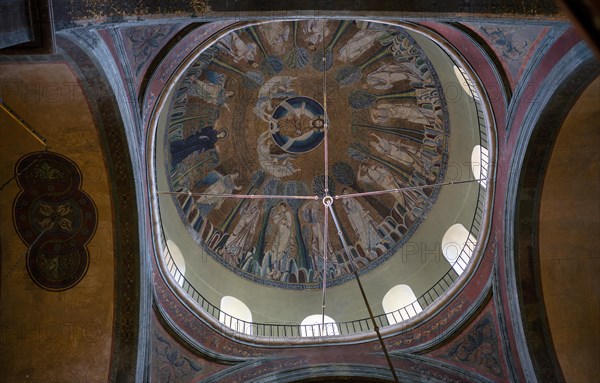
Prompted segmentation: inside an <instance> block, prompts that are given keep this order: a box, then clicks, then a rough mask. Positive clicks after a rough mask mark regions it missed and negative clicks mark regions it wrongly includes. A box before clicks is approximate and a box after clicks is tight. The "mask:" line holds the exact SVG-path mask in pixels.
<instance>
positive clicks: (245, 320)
mask: <svg viewBox="0 0 600 383" xmlns="http://www.w3.org/2000/svg"><path fill="white" fill-rule="evenodd" d="M219 322H221V323H223V324H224V325H225V326H227V327H229V328H232V329H234V330H235V331H237V332H241V333H244V334H248V335H252V313H251V312H250V309H249V308H248V306H246V304H244V302H242V301H240V300H239V299H237V298H235V297H231V296H224V297H223V298H221V312H220V313H219Z"/></svg>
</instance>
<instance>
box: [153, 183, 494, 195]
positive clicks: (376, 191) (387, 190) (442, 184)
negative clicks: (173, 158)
mask: <svg viewBox="0 0 600 383" xmlns="http://www.w3.org/2000/svg"><path fill="white" fill-rule="evenodd" d="M483 180H486V178H477V179H472V180H464V181H449V182H441V183H437V184H431V185H422V186H407V187H403V188H398V189H386V190H375V191H370V192H362V193H352V194H341V195H335V196H331V198H333V199H345V198H356V197H365V196H370V195H379V194H393V193H399V192H402V191H407V190H419V189H427V188H433V187H438V186H448V185H459V184H465V183H470V182H479V181H483ZM158 194H171V195H189V196H191V197H200V196H206V197H219V198H233V199H270V198H273V199H303V200H313V201H316V200H319V199H321V197H320V196H318V195H312V196H308V195H281V194H212V193H191V192H185V191H181V192H175V191H173V192H170V191H159V192H158Z"/></svg>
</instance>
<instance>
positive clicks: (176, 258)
mask: <svg viewBox="0 0 600 383" xmlns="http://www.w3.org/2000/svg"><path fill="white" fill-rule="evenodd" d="M165 251H166V252H168V253H169V254H171V259H169V258H168V257H167V267H168V269H169V271H170V272H171V275H172V276H173V278H175V280H176V281H177V283H178V284H179V286H181V287H183V282H184V276H185V259H183V254H181V250H179V246H177V245H176V244H175V242H173V241H171V240H170V239H168V240H167V248H166V249H165Z"/></svg>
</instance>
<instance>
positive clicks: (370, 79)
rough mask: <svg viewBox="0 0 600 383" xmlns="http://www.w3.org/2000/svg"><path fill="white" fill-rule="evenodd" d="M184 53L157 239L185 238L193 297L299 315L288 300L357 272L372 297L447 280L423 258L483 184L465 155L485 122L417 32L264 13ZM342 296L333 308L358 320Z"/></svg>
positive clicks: (170, 99)
mask: <svg viewBox="0 0 600 383" xmlns="http://www.w3.org/2000/svg"><path fill="white" fill-rule="evenodd" d="M187 63H188V64H187V66H186V67H185V68H183V69H182V70H181V71H180V76H179V78H178V79H177V80H176V81H174V82H173V85H172V87H170V88H169V89H170V91H169V93H168V95H167V100H166V102H165V106H164V107H163V110H162V112H161V114H160V120H159V126H158V128H157V132H156V142H157V145H156V158H155V160H156V173H157V189H158V190H157V193H158V194H159V209H160V219H161V222H162V233H161V235H163V236H164V239H166V240H168V241H171V242H173V243H176V244H177V246H179V248H180V249H182V253H183V255H184V258H185V264H186V267H187V268H186V270H187V271H186V273H185V274H186V275H185V278H186V280H187V281H188V282H189V286H192V287H193V288H194V290H195V291H197V292H198V294H200V295H202V296H206V295H208V296H209V297H208V298H207V299H208V300H209V301H211V302H219V301H220V300H221V299H222V297H223V296H234V297H236V299H237V298H240V299H241V301H242V302H244V303H245V304H246V305H248V306H249V308H250V310H252V311H253V317H254V318H255V320H256V318H259V320H260V319H264V320H265V321H266V320H267V319H271V320H272V319H273V317H274V316H275V319H276V320H280V321H284V322H287V323H289V322H290V321H296V320H297V321H298V323H299V322H300V320H301V319H302V318H303V317H305V316H306V315H304V316H302V314H306V313H301V312H297V313H295V312H294V307H293V303H292V301H293V300H298V299H299V300H301V301H306V302H309V301H315V302H316V300H317V298H318V297H320V296H321V290H325V288H327V289H329V291H328V293H330V294H333V296H334V297H335V296H336V293H335V292H336V291H339V293H338V294H339V295H344V293H342V291H346V292H347V291H348V290H349V289H348V288H346V289H345V290H342V288H343V286H346V285H347V284H348V283H349V282H350V281H351V280H353V279H354V278H355V277H356V276H357V275H365V278H366V279H367V281H368V282H367V285H368V286H369V288H371V289H376V291H377V292H378V294H380V295H381V297H378V298H376V299H377V301H378V302H379V303H378V305H379V306H380V305H381V298H382V297H383V295H384V294H385V292H386V291H388V290H389V288H391V287H392V286H394V285H396V284H398V283H405V284H407V285H408V284H412V286H411V287H412V288H413V289H414V290H415V292H416V293H417V296H419V297H420V298H419V299H422V298H423V295H422V294H425V293H427V292H428V290H430V289H432V288H436V284H439V283H440V278H441V279H444V278H446V277H445V275H450V276H449V277H448V278H449V279H451V281H450V282H452V281H453V280H455V279H456V278H457V277H458V275H456V274H455V272H454V271H453V269H452V266H451V265H450V264H449V263H448V262H447V261H445V258H444V257H443V256H442V257H439V255H433V256H430V255H431V254H433V253H434V252H436V251H437V250H436V249H433V248H432V246H433V247H439V243H440V242H441V240H442V236H443V232H444V231H445V229H447V228H448V227H449V226H451V225H452V224H456V223H457V222H458V223H461V222H462V223H463V224H464V226H466V227H467V228H470V226H471V223H472V222H469V221H470V220H472V218H473V215H474V213H475V211H476V209H477V206H478V204H479V203H480V202H481V201H480V200H481V199H482V198H480V197H482V195H480V194H482V193H483V194H485V193H484V190H485V189H480V187H479V184H477V182H471V181H473V177H472V170H471V166H470V163H469V161H470V159H471V155H472V152H473V148H475V147H477V145H479V147H483V148H485V146H486V143H485V142H481V131H482V130H484V131H486V129H487V128H486V126H485V124H483V125H482V123H481V120H480V119H479V118H478V111H479V113H481V110H480V109H478V107H477V106H476V104H477V103H478V102H479V99H478V97H475V96H473V93H471V91H469V88H468V86H469V84H470V86H471V87H473V84H472V82H470V80H467V78H468V75H467V72H465V71H464V70H462V71H457V70H456V69H455V68H456V63H455V62H454V61H453V60H452V59H451V58H450V57H449V56H448V54H446V53H444V51H443V50H442V49H441V48H440V47H439V46H438V45H436V43H434V42H433V41H432V40H431V39H430V38H429V37H426V36H423V35H421V34H420V33H418V32H415V31H411V30H409V29H405V28H403V27H402V26H400V25H396V24H387V23H380V22H367V21H360V20H358V21H357V20H326V19H307V20H282V21H272V22H265V23H260V24H252V25H245V26H243V27H236V28H230V29H229V30H227V31H225V32H223V33H222V34H219V35H218V36H215V37H213V38H211V39H209V40H208V41H206V42H205V43H203V44H202V45H201V46H200V47H199V49H198V50H197V55H196V56H194V57H193V58H192V59H190V60H188V61H187ZM473 92H474V89H473ZM446 93H448V94H446ZM449 97H451V98H452V99H451V100H450V102H449V100H448V98H449ZM479 104H480V102H479ZM451 109H454V110H455V112H453V113H452V115H451V113H450V112H452V111H451ZM454 124H456V128H455V125H454ZM454 129H457V130H459V131H458V132H457V133H455V132H454ZM486 134H487V131H486ZM482 145H483V146H482ZM463 159H464V161H463ZM451 161H454V162H451ZM460 161H462V162H465V161H466V163H464V164H463V163H461V162H460ZM457 164H458V165H460V167H458V168H457ZM481 171H482V173H483V172H487V169H484V168H482V170H481ZM453 183H456V184H461V186H447V185H450V184H453ZM445 188H453V189H451V190H448V191H447V192H445V194H446V196H445V197H443V198H442V197H440V194H443V193H444V190H445ZM439 200H443V201H444V202H442V201H439ZM440 203H441V205H440ZM453 207H460V208H461V209H460V210H456V211H454V209H453ZM432 215H434V216H436V217H442V218H435V219H431V216H432ZM428 217H430V218H428ZM426 221H431V222H429V224H427V225H426V224H425V223H426ZM443 225H447V226H446V227H445V228H444V227H442V226H443ZM478 229H479V228H477V230H478ZM474 234H475V237H476V236H477V233H474ZM432 236H433V237H432ZM470 238H473V235H471V237H470ZM414 241H416V242H414ZM464 245H466V244H464ZM415 247H416V249H415ZM432 249H433V252H432ZM428 252H429V253H431V254H429V255H428ZM457 252H458V253H460V249H458V250H457ZM440 253H441V251H440ZM408 258H410V259H408ZM413 258H414V259H413ZM469 259H470V256H469ZM469 259H467V260H466V262H468V260H469ZM390 260H393V261H390ZM462 262H463V263H466V262H465V261H464V260H462ZM403 263H404V265H403ZM194 264H195V265H196V266H195V267H194ZM397 269H403V270H400V271H399V272H395V271H394V270H397ZM463 269H464V267H463ZM181 274H184V273H182V272H181V271H179V275H181ZM398 279H400V280H398ZM224 281H228V282H227V283H223V282H224ZM444 283H445V287H444V288H443V289H442V292H443V290H445V289H446V288H447V287H448V286H449V285H450V284H451V283H448V280H445V282H444ZM224 285H225V286H226V287H223V286H224ZM233 286H235V288H234V287H233ZM337 286H340V288H339V289H337V290H336V287H337ZM353 288H354V287H353ZM438 290H439V289H438ZM259 291H260V293H259ZM286 291H292V292H291V293H286ZM293 291H296V292H295V293H294V292H293ZM285 294H288V295H285ZM289 294H292V295H289ZM294 294H296V295H294ZM323 294H325V291H323ZM192 295H193V294H192ZM439 295H441V293H440V292H438V293H437V296H439ZM257 296H260V297H261V299H257V298H256V297H257ZM265 296H267V297H272V299H273V300H275V301H277V302H278V304H277V305H275V306H276V307H277V306H278V307H279V308H278V309H277V310H274V309H273V308H272V307H271V308H268V309H267V308H266V307H267V305H265V303H264V298H265ZM290 296H293V297H294V298H293V299H291V298H290ZM435 298H436V297H433V298H431V297H430V298H429V301H427V302H423V303H422V304H421V306H423V307H426V306H427V305H429V304H430V303H431V302H433V301H434V300H435ZM319 299H320V298H319ZM340 299H341V298H340ZM261 300H262V302H261ZM347 300H348V298H343V299H342V300H341V301H340V303H338V304H337V306H338V308H337V309H335V306H336V303H333V306H332V307H333V308H334V309H335V310H336V312H335V313H333V315H332V316H333V317H335V318H341V319H342V320H352V319H356V317H357V316H358V317H360V316H361V315H362V316H364V314H365V313H364V307H359V306H360V305H354V306H355V307H354V306H353V305H352V304H351V305H348V306H347V307H343V306H344V305H343V303H341V302H345V301H347ZM258 307H263V308H262V309H260V308H258ZM315 307H317V306H315ZM256 310H258V313H257V312H256ZM339 310H341V312H340V311H339ZM271 311H275V312H276V313H273V312H271ZM283 312H286V313H288V314H290V315H289V316H286V314H284V315H281V313H283ZM301 316H302V318H301Z"/></svg>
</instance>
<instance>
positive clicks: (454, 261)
mask: <svg viewBox="0 0 600 383" xmlns="http://www.w3.org/2000/svg"><path fill="white" fill-rule="evenodd" d="M476 243H477V238H475V237H474V236H473V235H472V234H471V233H469V231H468V230H467V229H466V228H465V227H464V226H463V225H461V224H460V223H457V224H454V225H452V226H450V228H449V229H448V230H447V231H446V233H445V234H444V237H443V238H442V254H444V258H446V260H447V261H448V262H449V263H450V264H451V265H452V268H453V269H454V271H456V273H457V274H458V275H460V274H462V272H463V271H465V269H466V268H467V263H469V260H470V259H471V256H472V255H473V250H474V249H475V244H476Z"/></svg>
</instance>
